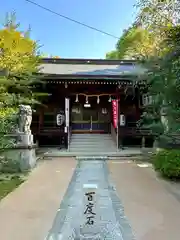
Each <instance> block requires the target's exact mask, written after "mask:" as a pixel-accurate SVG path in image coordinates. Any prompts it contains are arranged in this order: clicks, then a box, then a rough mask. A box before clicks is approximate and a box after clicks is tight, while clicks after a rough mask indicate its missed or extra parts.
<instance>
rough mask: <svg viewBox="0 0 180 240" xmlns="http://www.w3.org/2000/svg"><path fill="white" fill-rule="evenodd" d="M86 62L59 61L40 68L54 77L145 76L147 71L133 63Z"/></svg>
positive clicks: (42, 65) (45, 64)
mask: <svg viewBox="0 0 180 240" xmlns="http://www.w3.org/2000/svg"><path fill="white" fill-rule="evenodd" d="M94 62H95V61H94ZM94 62H90V63H88V62H86V63H82V62H80V63H78V62H77V63H76V64H74V63H73V64H72V63H71V62H69V63H64V62H63V61H62V62H61V61H58V62H57V63H52V62H45V63H42V64H41V66H40V72H41V73H43V74H53V75H81V76H82V75H86V76H87V75H90V76H93V75H96V76H97V75H99V76H100V75H101V76H121V75H143V74H144V73H145V72H146V71H147V70H146V69H145V68H143V67H142V66H140V65H138V64H136V63H133V64H130V63H127V64H126V63H123V64H121V62H120V61H119V62H118V61H114V62H112V63H114V64H112V63H111V64H109V63H108V62H107V61H106V60H105V61H104V64H103V61H102V60H101V63H97V64H96V63H94Z"/></svg>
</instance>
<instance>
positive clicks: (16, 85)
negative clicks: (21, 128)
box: [0, 13, 40, 106]
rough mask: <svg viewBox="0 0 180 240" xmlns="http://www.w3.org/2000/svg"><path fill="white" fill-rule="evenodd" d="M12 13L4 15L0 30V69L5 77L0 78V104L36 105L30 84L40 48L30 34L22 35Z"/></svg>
mask: <svg viewBox="0 0 180 240" xmlns="http://www.w3.org/2000/svg"><path fill="white" fill-rule="evenodd" d="M19 27H20V25H19V24H17V23H16V16H15V13H12V14H10V15H7V16H6V22H5V24H4V26H3V27H2V29H1V30H0V52H1V54H0V69H5V70H6V75H5V76H4V77H2V76H1V78H0V93H1V97H0V101H1V103H3V104H5V105H6V106H9V105H18V104H19V103H30V104H33V103H36V102H37V101H36V100H37V99H36V97H34V91H33V85H34V84H35V82H36V81H39V80H38V78H37V73H38V71H39V69H38V68H39V59H40V53H39V46H38V44H37V42H35V41H33V40H32V39H30V31H29V29H28V31H25V32H22V31H20V30H19Z"/></svg>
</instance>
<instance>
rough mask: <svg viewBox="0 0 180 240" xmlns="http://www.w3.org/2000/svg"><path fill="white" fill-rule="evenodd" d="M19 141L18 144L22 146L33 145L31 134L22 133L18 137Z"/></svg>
mask: <svg viewBox="0 0 180 240" xmlns="http://www.w3.org/2000/svg"><path fill="white" fill-rule="evenodd" d="M19 139H20V144H21V145H22V146H32V145H33V143H34V140H33V135H32V134H24V133H22V134H20V135H19Z"/></svg>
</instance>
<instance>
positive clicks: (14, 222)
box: [0, 158, 76, 240]
mask: <svg viewBox="0 0 180 240" xmlns="http://www.w3.org/2000/svg"><path fill="white" fill-rule="evenodd" d="M75 167H76V161H75V160H74V159H71V158H61V159H59V158H57V159H53V160H49V161H48V160H46V161H44V162H41V163H40V164H38V166H37V168H36V169H34V170H33V172H32V173H31V174H30V176H29V178H28V180H27V181H26V182H24V183H23V184H22V185H21V186H20V187H19V188H18V189H16V190H15V191H14V192H12V193H10V194H9V195H8V196H7V197H6V198H4V199H3V200H2V201H1V202H0V239H2V240H41V239H44V238H45V237H46V235H47V232H48V230H49V229H50V228H51V225H52V222H53V220H54V218H55V215H56V212H57V209H58V207H59V202H60V201H61V199H62V198H63V196H64V193H65V191H66V189H67V187H68V184H69V181H70V179H71V177H72V174H73V172H74V169H75Z"/></svg>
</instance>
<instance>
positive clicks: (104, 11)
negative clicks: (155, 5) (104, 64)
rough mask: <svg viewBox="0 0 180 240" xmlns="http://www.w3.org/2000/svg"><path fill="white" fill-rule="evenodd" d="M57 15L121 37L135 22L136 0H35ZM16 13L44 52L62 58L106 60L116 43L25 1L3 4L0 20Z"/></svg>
mask: <svg viewBox="0 0 180 240" xmlns="http://www.w3.org/2000/svg"><path fill="white" fill-rule="evenodd" d="M33 1H35V2H37V3H39V4H41V5H43V6H45V7H47V8H50V9H52V10H54V11H56V12H58V13H61V14H63V15H67V16H69V17H71V18H74V19H76V20H78V21H81V22H84V23H86V24H88V25H91V26H94V27H96V28H99V29H102V30H104V31H106V32H109V33H111V34H113V35H116V36H118V37H119V36H120V35H121V34H122V30H123V29H125V28H127V27H129V26H130V25H131V23H132V22H133V20H134V18H135V9H134V7H133V5H134V4H135V3H136V0H50V1H49V0H33ZM11 11H15V12H16V14H17V19H18V21H19V22H20V23H21V28H22V29H23V30H24V29H26V28H28V25H29V24H30V26H31V28H32V33H31V37H32V38H33V39H35V40H39V41H40V43H41V44H42V45H43V47H42V48H41V51H43V52H44V53H46V54H53V55H58V56H60V57H61V58H63V57H66V58H104V57H105V54H106V52H108V51H111V50H113V49H114V46H115V44H116V42H117V39H114V38H112V37H109V36H106V35H103V34H101V33H98V32H95V31H93V30H90V29H87V28H85V27H83V26H80V25H78V24H76V23H73V22H70V21H68V20H65V19H63V18H60V17H58V16H56V15H53V14H52V13H49V12H46V11H45V10H42V9H40V8H38V7H36V6H33V5H31V4H30V3H27V2H26V1H25V0H8V1H2V3H1V8H0V20H1V22H2V21H3V19H4V16H5V13H6V12H11Z"/></svg>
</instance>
